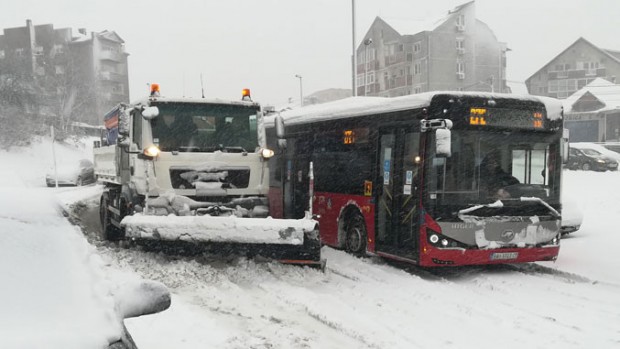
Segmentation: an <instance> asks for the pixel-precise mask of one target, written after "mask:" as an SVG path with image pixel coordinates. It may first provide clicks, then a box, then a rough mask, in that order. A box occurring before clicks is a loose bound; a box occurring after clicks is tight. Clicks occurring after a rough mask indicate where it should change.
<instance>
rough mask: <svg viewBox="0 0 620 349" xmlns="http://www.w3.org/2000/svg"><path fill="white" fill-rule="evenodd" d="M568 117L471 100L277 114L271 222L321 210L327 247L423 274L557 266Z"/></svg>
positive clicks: (429, 98)
mask: <svg viewBox="0 0 620 349" xmlns="http://www.w3.org/2000/svg"><path fill="white" fill-rule="evenodd" d="M562 114H563V112H562V107H561V103H560V102H559V101H557V100H554V99H549V98H539V97H534V96H522V97H519V96H515V95H508V94H484V93H465V92H436V93H423V94H417V95H410V96H404V97H398V98H377V97H355V98H349V99H345V100H341V101H336V102H332V103H327V104H322V105H316V106H309V107H304V108H299V109H295V110H289V111H285V112H282V113H276V114H273V115H272V116H271V120H269V118H268V119H267V121H266V127H267V139H268V143H269V146H270V148H271V149H276V148H279V149H280V150H279V151H278V152H277V153H278V154H277V155H276V157H275V159H272V160H271V161H270V166H271V168H270V176H271V178H270V194H269V195H270V205H271V213H272V214H273V215H274V216H275V217H277V218H302V217H303V216H304V215H305V214H306V212H307V211H309V210H311V213H313V214H314V215H316V216H317V217H318V220H319V222H320V235H321V241H322V243H323V244H326V245H329V246H334V247H337V248H343V249H345V250H346V251H348V252H350V253H354V254H371V255H378V256H382V257H385V258H391V259H395V260H400V261H405V262H410V263H414V264H418V265H421V266H458V265H470V264H490V263H521V262H532V261H542V260H554V259H555V258H557V256H558V252H559V249H560V234H561V232H560V225H561V217H560V212H561V200H560V195H561V184H562V180H561V175H562V158H563V157H562V154H563V138H562V135H563V120H562V119H563V117H562ZM311 166H312V168H313V171H312V172H313V180H312V179H311V178H310V177H311V176H309V169H310V168H311ZM312 187H313V191H310V190H311V188H312ZM309 192H312V194H309ZM309 195H312V200H310V197H309Z"/></svg>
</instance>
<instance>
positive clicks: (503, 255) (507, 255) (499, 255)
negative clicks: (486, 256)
mask: <svg viewBox="0 0 620 349" xmlns="http://www.w3.org/2000/svg"><path fill="white" fill-rule="evenodd" d="M517 257H519V252H496V253H492V254H491V260H492V261H496V260H504V259H517Z"/></svg>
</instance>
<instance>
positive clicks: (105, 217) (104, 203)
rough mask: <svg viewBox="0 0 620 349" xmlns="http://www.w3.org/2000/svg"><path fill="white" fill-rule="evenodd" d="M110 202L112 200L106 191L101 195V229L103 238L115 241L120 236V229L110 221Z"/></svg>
mask: <svg viewBox="0 0 620 349" xmlns="http://www.w3.org/2000/svg"><path fill="white" fill-rule="evenodd" d="M109 203H110V200H109V197H108V195H107V194H106V193H104V194H103V195H101V201H100V203H99V219H100V220H101V231H102V232H103V238H104V239H105V240H108V241H115V240H118V239H119V238H120V230H119V229H118V228H117V227H115V226H114V225H113V224H112V222H111V221H110V211H109V210H108V205H109Z"/></svg>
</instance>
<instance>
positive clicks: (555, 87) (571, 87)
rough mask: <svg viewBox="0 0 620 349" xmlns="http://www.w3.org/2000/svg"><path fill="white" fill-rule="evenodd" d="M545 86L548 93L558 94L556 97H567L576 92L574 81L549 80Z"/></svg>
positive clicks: (575, 82) (575, 81)
mask: <svg viewBox="0 0 620 349" xmlns="http://www.w3.org/2000/svg"><path fill="white" fill-rule="evenodd" d="M547 84H548V88H549V93H558V97H559V96H560V95H562V96H564V97H568V96H569V95H571V94H572V93H573V92H575V91H577V80H576V79H566V80H549V82H548V83H547Z"/></svg>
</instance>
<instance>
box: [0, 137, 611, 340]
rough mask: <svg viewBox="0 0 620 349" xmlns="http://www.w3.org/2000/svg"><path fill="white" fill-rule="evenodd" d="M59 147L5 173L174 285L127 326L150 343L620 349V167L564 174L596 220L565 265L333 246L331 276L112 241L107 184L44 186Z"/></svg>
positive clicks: (139, 271)
mask: <svg viewBox="0 0 620 349" xmlns="http://www.w3.org/2000/svg"><path fill="white" fill-rule="evenodd" d="M48 148H49V144H47V145H46V144H45V143H42V144H40V145H35V146H33V147H31V148H29V149H25V150H14V151H12V152H11V153H6V152H0V161H1V162H2V163H3V164H4V165H3V166H2V167H1V168H0V175H1V177H0V178H2V179H3V180H8V181H12V180H16V181H17V180H20V181H21V182H22V183H26V185H28V186H29V187H31V188H32V189H31V190H40V191H46V192H52V193H54V194H55V197H56V198H57V200H58V201H59V203H61V204H62V205H64V206H65V208H66V209H67V210H69V211H72V212H74V213H75V214H76V216H77V218H78V221H80V220H82V221H83V223H84V224H83V225H84V227H83V229H84V232H85V236H86V237H87V238H88V241H89V242H91V243H92V244H93V245H95V246H96V248H97V252H98V253H99V255H100V256H101V258H102V259H103V260H104V261H105V266H104V270H105V271H106V273H107V276H108V277H109V278H110V279H111V280H117V281H120V280H127V279H133V278H137V277H144V278H149V279H154V280H158V281H161V282H163V283H164V284H166V285H167V286H168V287H169V288H170V290H171V291H172V293H173V299H172V306H171V308H170V309H169V310H167V311H165V312H163V313H160V314H156V315H150V316H146V317H141V318H136V319H130V320H127V321H126V325H127V327H128V329H129V331H130V332H131V334H132V336H133V337H134V340H135V341H136V343H137V344H138V346H139V347H140V348H143V349H144V348H172V347H174V348H429V347H445V348H469V347H477V348H497V347H502V348H524V347H525V348H534V347H536V348H584V347H589V348H617V347H620V296H619V295H620V273H618V270H620V254H618V253H617V250H618V248H620V233H619V229H618V223H617V222H618V219H617V217H619V216H620V190H619V189H620V173H618V172H605V173H597V172H584V171H566V172H565V177H564V185H565V191H564V195H565V196H566V197H569V198H572V200H573V201H574V202H576V203H577V204H578V205H579V206H580V208H581V209H582V211H583V214H584V221H583V225H582V227H581V229H580V230H579V231H578V232H576V233H573V234H571V235H569V236H568V237H566V238H565V239H563V241H562V247H561V251H560V257H559V259H558V260H557V261H556V262H541V263H535V264H527V265H506V266H492V267H488V266H484V267H469V268H458V269H450V270H449V271H446V270H442V271H437V272H429V271H425V270H420V269H418V268H412V267H406V266H394V265H390V264H388V263H386V262H385V261H383V260H381V259H377V258H356V257H353V256H350V255H347V254H345V253H343V252H341V251H337V250H334V249H331V248H324V249H323V255H324V257H326V258H327V260H328V263H327V270H326V271H325V273H322V272H320V271H317V270H313V269H307V268H300V267H294V266H286V265H280V264H278V263H273V262H261V261H253V260H246V259H242V258H236V259H235V258H233V259H230V260H227V261H218V260H212V259H209V258H208V257H193V258H190V257H171V256H167V255H164V254H158V253H152V252H144V251H139V250H135V249H123V248H119V247H116V246H115V245H112V244H109V243H104V242H102V241H100V240H99V239H98V237H97V234H96V233H95V232H94V230H96V228H94V227H93V224H92V222H91V224H90V225H89V224H86V223H87V222H88V221H89V220H90V221H92V220H93V219H92V217H91V218H90V219H89V218H88V217H87V216H88V215H91V216H92V215H93V212H96V204H97V200H98V195H99V193H100V192H101V189H102V188H101V187H100V186H98V185H91V186H87V187H82V188H59V189H56V188H45V187H44V185H45V183H44V180H43V173H44V171H45V169H46V168H47V165H46V164H45V163H44V162H45V161H44V160H47V159H48V158H49V156H48V154H47V151H48ZM65 150H66V151H67V155H66V156H74V155H75V156H76V157H81V156H83V154H84V153H85V152H87V150H86V149H82V148H73V149H71V148H68V150H67V149H65ZM65 150H63V151H65ZM71 154H73V155H71ZM34 187H36V188H34ZM9 199H10V198H6V197H5V198H2V199H0V200H3V201H4V200H9ZM76 203H77V204H76ZM1 214H2V213H0V215H1ZM31 215H32V217H36V213H35V212H32V213H31ZM67 229H71V228H67ZM33 335H36V334H33Z"/></svg>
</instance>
